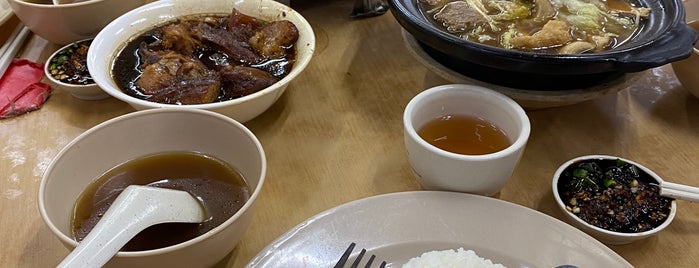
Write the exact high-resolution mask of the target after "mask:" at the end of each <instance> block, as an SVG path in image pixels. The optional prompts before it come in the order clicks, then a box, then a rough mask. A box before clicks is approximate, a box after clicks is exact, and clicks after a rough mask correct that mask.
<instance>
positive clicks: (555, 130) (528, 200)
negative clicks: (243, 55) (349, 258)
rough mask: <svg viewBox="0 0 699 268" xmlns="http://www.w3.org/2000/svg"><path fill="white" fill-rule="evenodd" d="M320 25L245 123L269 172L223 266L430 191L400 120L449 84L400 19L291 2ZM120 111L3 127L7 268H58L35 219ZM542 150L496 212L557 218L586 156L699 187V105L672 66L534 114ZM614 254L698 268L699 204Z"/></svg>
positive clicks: (531, 146)
mask: <svg viewBox="0 0 699 268" xmlns="http://www.w3.org/2000/svg"><path fill="white" fill-rule="evenodd" d="M292 7H294V8H295V9H297V10H299V11H300V12H301V13H302V14H303V15H304V16H305V17H306V18H307V19H308V20H309V21H310V23H311V24H312V25H313V27H314V29H315V33H316V38H317V51H316V54H315V58H314V59H313V60H312V62H311V64H310V65H309V66H308V68H307V69H306V70H305V72H304V73H303V74H302V75H301V76H299V77H298V79H296V80H295V81H293V83H292V84H291V85H290V86H289V88H288V91H287V92H286V93H285V94H284V95H283V96H282V98H281V99H280V100H279V101H278V102H277V103H276V104H275V105H274V106H272V108H271V109H270V110H268V111H267V112H265V113H264V114H262V115H261V116H259V117H258V118H256V119H254V120H252V121H250V122H247V123H246V124H245V125H246V126H247V127H249V128H250V129H251V130H252V131H253V132H254V133H255V134H256V135H257V136H258V137H259V139H260V141H261V143H262V145H263V147H264V148H265V150H266V153H267V158H268V163H269V170H268V177H267V181H266V184H265V186H264V190H263V191H262V194H261V196H260V198H259V200H258V201H259V204H258V205H259V206H258V209H257V212H256V214H255V217H254V219H253V222H252V226H251V227H250V228H249V230H248V231H247V233H246V235H245V236H244V238H243V241H242V242H241V243H240V244H239V246H238V247H237V248H236V250H234V252H233V253H232V254H231V256H230V258H228V259H226V260H224V261H222V263H221V266H228V267H243V266H244V265H245V264H246V263H247V262H248V261H249V260H250V259H251V258H252V257H253V256H255V255H256V254H257V253H258V252H259V251H260V250H261V249H262V248H263V247H265V246H266V245H267V244H269V243H270V242H272V241H273V240H274V239H275V238H277V237H278V236H279V235H281V234H283V233H285V232H286V231H287V230H289V229H290V228H292V227H294V226H295V225H297V224H299V223H301V222H302V221H304V220H305V219H307V218H309V217H311V216H313V215H315V214H317V213H320V212H322V211H324V210H326V209H329V208H332V207H335V206H337V205H340V204H343V203H346V202H349V201H352V200H356V199H360V198H364V197H369V196H373V195H378V194H384V193H391V192H400V191H411V190H420V189H421V188H420V185H419V184H418V183H417V182H416V180H415V179H414V178H413V176H412V174H411V172H410V167H409V165H408V161H407V158H406V155H405V152H404V147H403V136H402V135H403V134H402V129H403V126H402V112H403V108H404V107H405V105H406V104H407V102H408V101H409V100H410V99H411V97H413V96H414V95H415V94H417V93H418V92H420V91H422V90H424V89H426V88H428V87H431V86H435V85H440V84H444V83H447V81H445V80H442V79H441V78H440V77H439V76H437V75H435V74H434V73H432V72H430V71H428V70H427V68H425V67H424V66H423V65H421V64H419V63H417V62H416V61H415V59H414V58H413V57H411V56H410V54H409V53H408V51H407V50H406V47H405V45H404V43H403V40H402V38H401V33H400V31H401V28H400V26H399V25H398V23H397V22H396V21H395V19H394V18H393V17H392V15H391V14H385V15H383V16H379V17H374V18H367V19H361V20H352V19H350V18H349V16H348V15H349V13H350V11H351V9H352V1H348V0H345V1H339V0H332V1H301V0H298V1H297V0H294V1H292ZM57 48H58V46H57V45H53V44H48V43H47V42H46V41H44V40H43V39H41V38H38V37H34V38H32V39H31V40H29V41H28V42H27V45H26V49H25V50H24V51H23V52H22V53H21V55H20V56H21V57H26V58H30V59H32V60H34V61H38V62H44V61H45V59H46V57H47V56H48V55H50V54H51V53H52V52H53V51H54V50H56V49H57ZM133 111H134V110H133V109H132V108H130V107H129V106H127V105H126V104H125V103H123V102H121V101H118V100H116V99H114V98H109V99H106V100H101V101H82V100H79V99H76V98H73V97H71V96H70V95H69V94H68V93H66V92H63V91H61V90H58V89H57V90H55V91H54V92H53V95H52V96H51V97H50V99H49V100H48V101H47V102H46V104H45V105H44V107H43V108H41V109H40V110H37V111H34V112H31V113H29V114H25V115H22V116H19V117H16V118H12V119H6V120H2V121H0V149H1V150H2V154H1V155H0V237H1V238H2V239H3V243H2V244H3V246H2V247H1V248H2V249H0V266H3V267H52V266H55V265H56V264H57V263H58V262H59V261H60V260H61V259H62V258H63V257H64V256H65V255H66V254H67V253H68V250H67V249H65V248H64V247H63V246H62V245H61V244H60V242H59V240H58V239H57V238H56V237H55V236H54V235H53V234H52V233H51V231H49V229H48V228H47V227H46V226H45V225H44V223H43V221H42V219H41V218H40V216H39V212H38V209H37V191H38V186H39V182H40V180H41V176H42V173H43V172H44V170H45V169H46V167H47V165H48V163H49V162H50V161H51V159H52V158H53V157H54V156H55V155H56V154H57V153H58V151H59V150H60V149H61V148H62V147H63V146H64V145H66V144H67V143H68V142H70V141H71V140H72V139H73V138H75V137H76V136H77V135H79V134H80V133H82V132H83V131H85V130H87V129H89V128H90V127H92V126H95V125H96V124H98V123H100V122H102V121H105V120H107V119H110V118H113V117H115V116H119V115H122V114H126V113H129V112H133ZM528 115H529V117H530V120H531V124H532V132H531V137H530V139H529V143H528V145H527V148H526V151H525V153H524V156H523V158H522V160H521V162H520V165H519V166H518V168H517V169H516V170H515V173H514V175H513V177H512V180H511V181H510V182H508V183H507V185H506V186H505V188H504V189H502V191H501V192H500V193H499V195H498V196H497V198H500V199H502V200H506V201H509V202H513V203H516V204H520V205H523V206H526V207H529V208H532V209H536V210H539V211H541V212H544V213H546V214H549V215H552V216H554V217H556V218H559V219H563V215H562V214H561V213H560V212H559V211H558V210H557V208H556V207H555V205H554V199H553V195H552V192H551V186H550V183H551V176H552V174H553V172H554V171H555V169H556V168H557V167H558V165H560V164H561V163H563V162H564V161H566V160H568V159H570V158H572V157H575V156H578V155H583V154H612V155H618V156H622V157H626V158H630V159H633V160H635V161H637V162H640V163H642V164H644V165H646V166H648V167H650V168H652V169H653V170H655V171H656V172H657V173H658V174H660V175H661V176H663V177H664V178H665V179H666V180H667V181H672V182H677V183H684V184H690V185H699V174H697V172H696V171H697V170H699V99H697V98H695V97H694V96H692V95H690V94H689V93H688V92H687V91H686V90H684V89H683V88H682V86H681V85H680V84H679V83H678V81H677V80H676V78H675V76H674V74H673V72H672V69H671V68H670V66H669V65H667V66H662V67H659V68H656V69H653V70H652V71H650V72H649V74H648V75H647V76H644V77H642V78H641V79H640V80H639V81H638V82H637V83H635V84H633V85H632V86H631V87H629V88H627V89H625V90H622V91H620V92H618V93H616V94H612V95H607V96H605V97H602V98H599V99H596V100H594V101H587V102H583V103H579V104H575V105H571V106H565V107H558V108H548V109H540V110H531V111H528ZM611 248H612V249H613V250H614V251H616V252H618V253H619V254H620V255H621V256H623V257H624V258H626V259H627V260H628V261H629V262H630V263H632V264H633V265H635V266H637V267H694V266H696V265H697V264H699V204H692V203H689V202H685V201H678V212H677V217H676V218H675V220H674V222H673V223H672V224H671V225H670V226H669V227H668V228H667V230H665V231H664V232H662V233H661V234H660V235H657V236H655V237H652V238H649V239H646V240H643V241H640V242H636V243H633V244H630V245H624V246H612V247H611Z"/></svg>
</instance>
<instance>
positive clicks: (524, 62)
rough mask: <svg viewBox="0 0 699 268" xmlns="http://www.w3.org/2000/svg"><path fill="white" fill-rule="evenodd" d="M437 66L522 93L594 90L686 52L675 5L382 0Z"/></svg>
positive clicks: (641, 0) (687, 33) (688, 32)
mask: <svg viewBox="0 0 699 268" xmlns="http://www.w3.org/2000/svg"><path fill="white" fill-rule="evenodd" d="M388 2H389V5H390V8H391V11H392V12H391V13H392V14H393V16H394V17H395V19H396V20H397V21H398V23H399V24H400V25H401V26H402V27H403V29H404V30H405V31H407V32H408V33H409V34H411V35H412V36H413V37H414V38H415V39H416V40H417V41H418V42H419V44H420V47H421V48H422V49H423V50H424V51H425V52H426V53H427V54H429V55H430V56H431V57H432V58H434V59H435V60H436V61H438V62H439V63H441V64H442V65H444V66H446V67H448V68H450V69H453V70H455V71H458V72H459V73H462V74H464V75H466V76H468V77H471V78H475V79H478V80H480V81H484V82H489V83H492V84H496V85H503V86H508V87H512V88H518V89H525V90H569V89H580V88H586V87H590V86H594V85H598V84H601V83H604V82H607V81H611V80H614V79H616V78H620V77H622V76H624V75H625V74H628V73H635V72H640V71H643V70H647V69H650V68H654V67H658V66H662V65H665V64H667V63H670V62H674V61H677V60H680V59H683V58H686V57H688V56H689V55H690V53H691V52H692V47H693V44H694V43H695V41H696V39H697V33H696V32H695V31H694V30H693V29H692V28H691V27H689V26H687V24H686V23H685V20H684V16H685V13H684V7H683V4H682V1H681V0H658V1H655V0H653V1H651V0H613V1H599V0H592V1H586V0H585V1H583V0H534V1H521V0H468V1H456V0H389V1H388Z"/></svg>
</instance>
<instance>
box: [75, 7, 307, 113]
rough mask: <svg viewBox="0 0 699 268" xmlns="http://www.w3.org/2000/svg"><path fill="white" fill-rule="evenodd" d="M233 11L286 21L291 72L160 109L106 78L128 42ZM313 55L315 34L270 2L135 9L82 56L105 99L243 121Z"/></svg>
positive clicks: (269, 103)
mask: <svg viewBox="0 0 699 268" xmlns="http://www.w3.org/2000/svg"><path fill="white" fill-rule="evenodd" d="M233 8H236V9H238V10H239V11H240V12H241V13H243V14H246V15H249V16H253V17H256V18H260V19H263V20H267V21H272V20H282V19H284V20H289V21H291V22H292V23H294V25H296V27H297V28H298V30H299V39H298V41H297V42H296V46H295V47H296V62H295V63H294V66H293V67H292V69H291V72H289V74H288V75H287V76H285V77H284V78H282V79H281V80H279V81H278V82H276V83H274V84H273V85H271V86H269V87H267V88H265V89H263V90H260V91H258V92H255V93H253V94H250V95H247V96H243V97H240V98H237V99H233V100H228V101H222V102H215V103H207V104H193V105H181V106H180V105H175V104H161V103H156V102H151V101H147V100H142V99H138V98H135V97H132V96H130V95H128V94H126V93H124V92H123V91H122V90H121V89H120V88H119V86H118V85H117V84H116V83H115V82H114V80H113V79H112V77H111V69H112V59H113V58H114V57H115V55H117V54H118V53H119V51H121V49H122V46H124V45H125V44H126V43H127V42H128V41H130V40H131V39H132V38H135V37H136V36H137V35H139V34H141V33H143V32H145V31H146V30H149V29H151V28H153V27H155V26H157V25H161V24H163V23H165V22H168V21H172V20H174V19H175V18H177V17H180V16H184V15H193V14H222V13H228V14H230V12H231V11H232V9H233ZM314 50H315V35H314V33H313V29H312V28H311V25H310V24H309V23H308V21H306V19H305V18H303V16H302V15H301V14H300V13H298V12H296V11H294V10H293V9H291V8H290V7H288V6H285V5H283V4H281V3H278V2H275V1H273V0H246V1H234V0H209V1H181V0H160V1H156V2H152V3H149V4H146V5H144V6H141V7H139V8H136V9H134V10H132V11H131V12H128V13H126V14H124V15H123V16H121V17H119V18H117V19H116V20H114V21H113V22H112V23H110V24H109V25H107V26H106V27H104V29H103V30H102V31H101V32H100V33H99V34H97V36H96V37H95V41H94V42H93V43H92V46H91V47H90V51H89V52H88V55H87V62H88V68H89V69H90V73H91V74H92V78H93V79H94V80H95V82H96V83H97V84H98V85H99V86H100V87H101V88H102V89H103V90H104V91H105V92H107V93H108V94H109V95H112V96H113V97H115V98H117V99H119V100H122V101H124V102H126V103H128V104H129V105H131V106H132V107H134V108H135V109H137V110H143V109H152V108H160V107H186V108H193V109H203V110H209V111H214V112H218V113H221V114H224V115H227V116H228V117H231V118H233V119H235V120H236V121H238V122H241V123H242V122H246V121H248V120H250V119H252V118H254V117H256V116H258V115H260V114H261V113H262V112H264V111H266V110H267V109H268V108H269V107H270V106H272V104H274V103H275V102H276V101H277V99H279V97H281V95H282V94H283V93H284V92H285V90H286V88H287V87H288V85H289V83H290V82H291V81H292V80H293V79H294V78H296V77H297V76H298V75H299V74H301V72H302V71H303V70H304V69H305V68H306V66H307V65H308V63H309V62H310V60H311V58H312V56H313V51H314Z"/></svg>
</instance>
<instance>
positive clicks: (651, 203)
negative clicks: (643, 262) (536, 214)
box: [553, 155, 675, 244]
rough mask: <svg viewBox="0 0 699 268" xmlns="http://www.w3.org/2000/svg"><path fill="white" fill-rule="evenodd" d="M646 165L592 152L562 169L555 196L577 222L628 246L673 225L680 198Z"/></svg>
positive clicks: (603, 238) (604, 238)
mask: <svg viewBox="0 0 699 268" xmlns="http://www.w3.org/2000/svg"><path fill="white" fill-rule="evenodd" d="M656 178H657V175H656V174H654V173H653V172H652V171H650V170H648V169H646V168H645V167H643V166H641V165H639V164H637V163H635V162H632V161H630V160H627V159H623V158H619V157H613V156H602V155H600V156H586V157H579V158H575V159H573V160H570V161H568V162H566V163H565V164H563V165H561V167H560V168H559V169H558V170H557V171H556V173H555V175H554V180H553V182H554V183H553V191H554V197H555V198H556V201H557V203H558V205H559V206H560V207H561V209H562V210H564V213H565V214H566V216H568V217H569V218H570V219H571V220H572V221H573V223H574V224H575V225H576V226H577V227H578V228H581V229H582V230H583V231H586V232H588V233H589V234H591V235H592V236H595V237H596V238H598V239H599V240H601V241H602V242H605V243H608V244H626V243H629V242H632V241H634V240H637V239H640V238H644V237H647V236H650V235H652V234H655V233H657V232H659V231H660V230H662V229H663V228H665V227H666V226H667V225H669V224H670V222H671V221H672V219H673V218H674V215H675V200H674V199H673V198H669V197H665V196H661V186H660V183H661V182H662V180H658V179H656Z"/></svg>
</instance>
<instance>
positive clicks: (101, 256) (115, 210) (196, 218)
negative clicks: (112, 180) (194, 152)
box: [57, 185, 208, 267]
mask: <svg viewBox="0 0 699 268" xmlns="http://www.w3.org/2000/svg"><path fill="white" fill-rule="evenodd" d="M207 218H208V216H207V215H206V211H205V210H204V207H203V206H202V204H201V203H200V202H199V201H198V200H197V199H196V198H195V197H193V196H192V195H190V194H189V193H187V192H185V191H179V190H172V189H165V188H157V187H150V186H139V185H131V186H128V187H126V189H124V191H123V192H122V193H121V194H119V196H118V197H117V198H116V199H115V200H114V203H113V204H112V205H111V206H110V207H109V209H108V210H107V212H105V213H104V216H103V217H102V219H100V221H99V222H98V223H97V225H95V227H94V228H93V229H92V231H90V233H89V234H88V235H87V236H86V237H85V239H83V241H82V242H80V244H78V246H77V247H76V248H75V249H74V250H73V251H72V252H71V253H70V254H69V255H68V256H67V257H66V258H65V259H63V261H62V262H61V263H60V264H59V265H58V266H57V267H101V266H103V265H104V264H105V263H107V262H108V261H109V260H110V259H111V258H112V257H113V256H114V255H115V254H116V253H117V252H119V250H120V249H121V248H122V247H123V246H124V245H125V244H126V243H127V242H128V241H129V240H131V238H133V237H134V236H136V234H138V233H139V232H141V231H143V230H144V229H146V228H148V227H150V226H152V225H155V224H159V223H166V222H184V223H199V222H204V221H205V220H207Z"/></svg>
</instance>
